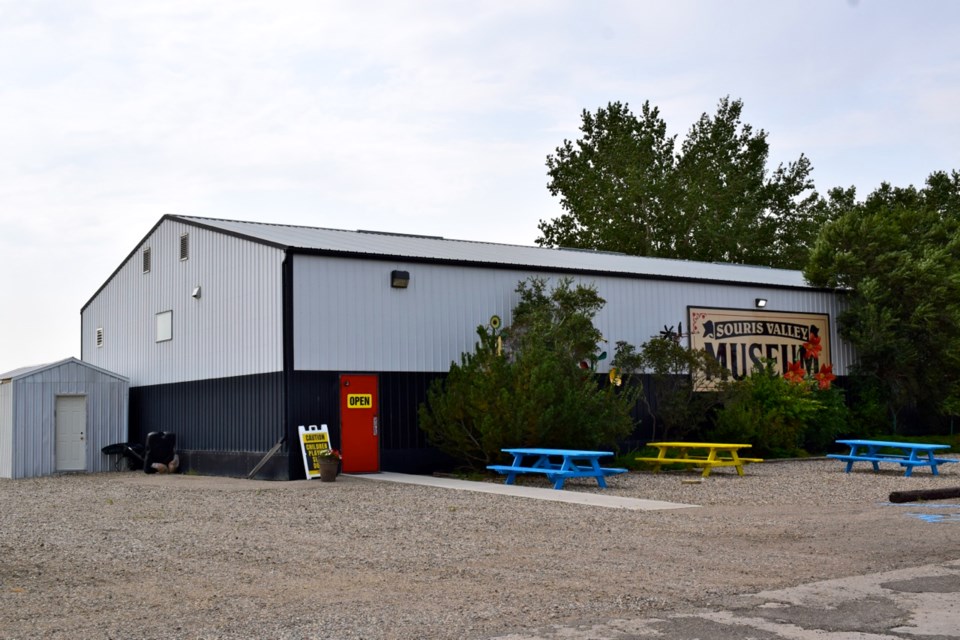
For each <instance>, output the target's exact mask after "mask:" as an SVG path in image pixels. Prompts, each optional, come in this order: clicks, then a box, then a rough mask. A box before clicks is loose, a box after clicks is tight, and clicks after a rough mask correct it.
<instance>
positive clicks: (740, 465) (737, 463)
mask: <svg viewBox="0 0 960 640" xmlns="http://www.w3.org/2000/svg"><path fill="white" fill-rule="evenodd" d="M730 458H731V460H733V468H734V469H736V470H737V475H738V476H742V475H743V462H741V461H740V456H739V455H737V450H736V449H733V450H731V451H730Z"/></svg>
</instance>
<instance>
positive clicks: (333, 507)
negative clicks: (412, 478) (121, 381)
mask: <svg viewBox="0 0 960 640" xmlns="http://www.w3.org/2000/svg"><path fill="white" fill-rule="evenodd" d="M746 469H747V475H746V476H744V477H738V476H737V475H736V473H735V472H734V471H733V470H732V469H718V470H715V471H714V472H713V474H712V475H711V477H710V478H707V479H706V480H704V482H702V483H700V484H691V483H686V482H683V481H684V480H691V479H695V478H698V477H699V475H698V474H697V473H696V472H664V473H660V474H657V475H654V474H651V473H630V474H625V475H621V476H613V477H610V478H609V479H608V483H609V485H610V488H609V489H607V492H608V493H610V494H616V495H623V496H630V497H636V498H647V499H654V500H666V501H672V502H684V503H693V504H698V505H702V507H701V508H699V509H679V510H670V511H628V510H619V509H608V508H601V507H595V506H586V505H577V504H565V503H558V502H550V501H541V500H533V499H529V498H517V497H509V496H502V495H495V494H486V493H476V492H470V491H455V490H450V489H439V488H433V487H425V486H417V485H404V484H394V483H388V482H376V481H372V480H369V479H364V478H358V477H343V476H341V477H340V478H339V479H338V481H337V482H335V483H321V482H319V481H316V480H314V481H299V482H264V481H254V480H240V479H229V478H213V477H201V476H188V475H175V476H160V475H146V474H143V473H139V472H121V473H109V474H94V475H65V476H59V477H51V478H39V479H28V480H0V637H3V638H171V637H173V638H222V639H226V638H231V639H232V638H343V639H352V638H366V639H378V638H384V639H393V638H404V639H406V638H492V637H497V636H503V635H507V634H511V633H514V634H522V633H531V632H533V631H534V630H535V629H537V628H543V627H547V626H548V625H556V624H570V625H577V624H588V623H590V622H600V621H604V620H610V619H630V618H637V617H645V616H650V615H658V614H663V613H667V612H679V611H692V610H696V609H698V608H703V607H711V606H720V605H721V604H722V603H723V601H724V599H725V598H729V597H731V596H733V595H735V594H739V593H749V592H753V591H758V590H762V589H777V588H784V587H789V586H794V585H798V584H802V583H805V582H810V581H813V580H820V579H828V578H837V577H843V576H849V575H856V574H860V573H868V572H877V571H885V570H891V569H897V568H903V567H910V566H915V565H919V564H924V563H931V562H942V561H948V560H956V559H958V558H960V536H958V535H957V534H958V533H960V529H958V528H957V526H958V525H960V501H957V500H951V501H937V502H930V503H925V504H918V503H906V504H902V505H892V504H890V503H888V502H887V497H888V495H889V493H890V492H891V491H898V490H911V489H924V488H943V487H958V486H960V464H951V465H943V467H942V468H941V475H940V476H939V477H934V476H931V475H930V474H929V472H927V471H925V470H918V471H917V472H916V475H915V476H914V477H912V478H905V477H903V475H902V472H900V471H897V470H895V469H894V468H893V467H892V466H889V465H887V466H886V469H884V470H882V471H881V473H879V474H874V473H873V472H872V471H869V470H868V469H869V467H867V466H865V465H864V467H863V469H862V470H856V469H855V470H854V472H853V473H850V474H845V473H843V471H842V470H843V465H842V464H841V463H839V462H837V461H833V460H808V461H789V462H775V463H763V464H753V465H749V466H747V467H746ZM523 484H528V485H536V486H546V483H545V482H542V481H540V482H538V481H537V480H528V479H524V481H523ZM567 490H569V491H597V490H598V489H597V488H596V484H595V482H592V481H591V482H588V481H579V480H568V481H567ZM918 513H919V514H934V513H935V514H940V515H942V516H944V517H943V518H941V519H940V521H939V522H931V521H930V520H931V519H930V518H927V519H926V520H925V519H921V518H918V517H915V516H914V515H912V514H918Z"/></svg>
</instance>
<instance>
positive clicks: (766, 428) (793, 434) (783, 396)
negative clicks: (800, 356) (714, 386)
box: [710, 362, 849, 457]
mask: <svg viewBox="0 0 960 640" xmlns="http://www.w3.org/2000/svg"><path fill="white" fill-rule="evenodd" d="M726 393H727V401H726V403H725V404H724V406H723V408H722V409H720V410H719V411H718V412H717V414H716V418H715V426H714V428H713V430H712V431H711V433H710V438H711V439H714V440H716V441H718V442H743V443H748V444H751V445H753V447H752V449H751V453H756V454H757V455H760V456H766V457H789V456H797V455H805V454H806V452H807V451H816V452H820V451H823V450H824V449H825V448H826V447H827V446H828V445H829V444H830V443H831V442H833V440H834V439H835V438H836V436H837V435H839V434H841V433H843V432H844V431H845V430H846V429H847V428H848V425H849V412H848V410H847V407H846V404H845V403H844V397H843V392H842V391H841V390H840V389H837V388H827V389H820V388H819V386H818V385H817V384H815V383H814V382H813V381H810V380H806V381H802V382H799V383H798V382H797V381H789V380H787V379H786V378H784V377H782V376H780V375H778V374H777V373H776V371H775V370H774V367H773V364H772V363H770V362H766V363H764V364H763V365H762V366H758V367H756V368H754V370H753V372H752V373H751V374H750V375H749V376H747V377H746V378H744V379H742V380H737V381H733V382H731V383H728V384H727V387H726Z"/></svg>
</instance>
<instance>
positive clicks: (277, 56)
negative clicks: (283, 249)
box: [0, 0, 960, 372]
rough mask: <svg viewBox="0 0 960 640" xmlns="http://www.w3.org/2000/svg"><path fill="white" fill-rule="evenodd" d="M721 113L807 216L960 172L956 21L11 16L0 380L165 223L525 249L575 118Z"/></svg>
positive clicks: (148, 1)
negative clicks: (790, 168) (762, 151)
mask: <svg viewBox="0 0 960 640" xmlns="http://www.w3.org/2000/svg"><path fill="white" fill-rule="evenodd" d="M726 95H729V96H731V98H740V99H742V100H743V101H744V117H743V119H744V121H745V122H748V123H750V124H751V125H753V126H754V127H756V128H762V129H765V130H766V131H767V132H768V133H769V140H770V143H771V156H772V157H771V159H772V161H773V164H774V165H775V164H776V163H779V162H781V161H790V160H794V159H796V158H797V157H798V156H799V155H800V154H801V153H804V154H806V155H807V156H808V157H809V158H810V159H811V161H812V163H813V167H814V173H813V178H814V181H815V183H816V186H817V189H818V191H820V192H821V193H825V192H826V191H827V189H829V188H831V187H835V186H850V185H855V186H856V187H857V191H858V194H859V195H861V196H863V195H866V194H867V193H869V192H870V191H872V190H873V189H875V188H876V187H878V186H879V185H880V183H881V182H882V181H887V182H890V183H892V184H894V185H897V186H907V185H909V184H915V185H918V186H919V185H921V184H922V183H923V181H924V180H925V178H926V177H927V175H929V174H930V173H931V172H933V171H936V170H951V169H960V161H958V155H960V2H953V1H952V0H939V1H933V0H912V1H909V2H907V1H901V0H860V1H859V2H851V1H848V0H776V1H770V0H722V1H721V0H716V1H714V2H707V1H703V2H690V1H686V2H682V1H677V0H670V2H642V1H638V0H622V1H604V0H592V1H590V2H586V1H580V2H573V1H563V0H541V1H536V0H519V1H518V0H508V1H502V2H500V1H487V2H477V1H475V0H474V1H471V2H453V1H422V2H409V1H406V2H404V1H397V0H389V1H378V0H369V1H364V0H344V1H343V2H334V1H324V0H157V1H154V0H136V1H133V2H131V1H130V0H101V1H95V0H0V274H2V278H0V372H5V371H8V370H10V369H14V368H17V367H20V366H26V365H32V364H38V363H43V362H50V361H54V360H59V359H62V358H66V357H69V356H71V355H73V356H77V357H79V355H80V353H79V352H80V308H81V307H82V306H83V305H84V304H85V303H86V302H87V301H88V300H89V299H90V297H91V296H92V295H93V294H94V293H95V292H96V290H97V288H99V286H100V285H101V284H103V282H104V281H105V280H106V278H107V277H108V276H109V275H110V273H112V271H113V270H114V269H115V268H116V267H117V266H119V264H120V262H121V261H122V260H123V259H124V258H125V257H126V256H127V254H128V253H129V252H130V251H132V250H133V249H134V247H135V246H136V243H137V242H138V241H139V240H140V239H141V238H142V237H143V236H144V235H145V234H146V233H147V231H149V230H150V228H151V227H152V226H153V225H154V224H155V223H156V222H157V221H158V220H159V218H160V217H161V216H162V215H163V214H165V213H176V214H183V215H197V216H207V217H218V218H232V219H241V220H257V221H263V222H279V223H290V224H304V225H312V226H322V227H333V228H344V229H374V230H383V231H396V232H405V233H423V234H429V235H440V236H444V237H447V238H463V239H477V240H489V241H494V242H506V243H513V244H525V245H532V244H533V243H534V240H535V239H536V237H537V236H538V230H537V223H538V221H539V220H541V219H550V218H554V217H556V216H557V215H559V214H560V207H559V204H558V202H557V201H556V200H555V199H553V198H551V197H550V195H549V193H548V191H547V189H546V183H547V175H546V166H545V159H546V156H547V155H548V154H550V153H552V152H553V151H554V150H555V148H556V147H557V146H558V145H560V144H561V143H562V141H563V140H564V138H569V139H576V138H577V137H578V135H579V131H578V127H579V124H580V114H581V111H582V110H583V109H588V110H590V111H595V110H596V109H597V108H599V107H602V106H605V105H606V104H607V103H609V102H611V101H617V100H619V101H624V102H628V103H630V105H631V107H632V109H633V110H634V112H635V113H636V112H639V110H640V106H641V104H642V103H643V101H644V100H650V102H651V103H652V104H654V105H656V106H658V107H660V110H661V113H662V115H663V117H664V118H665V120H666V122H667V124H668V126H669V127H670V129H671V133H677V134H680V139H682V138H683V136H684V135H685V133H686V131H687V130H688V129H689V127H690V126H691V125H692V124H693V122H694V121H695V120H696V119H697V118H698V117H699V115H700V114H701V113H703V112H708V113H711V114H712V113H714V111H715V108H716V105H717V102H718V100H719V99H720V98H721V97H723V96H726Z"/></svg>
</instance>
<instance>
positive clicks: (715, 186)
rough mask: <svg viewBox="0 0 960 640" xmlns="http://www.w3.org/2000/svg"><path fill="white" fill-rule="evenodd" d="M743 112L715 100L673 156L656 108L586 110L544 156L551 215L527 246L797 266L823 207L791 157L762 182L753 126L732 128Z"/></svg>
mask: <svg viewBox="0 0 960 640" xmlns="http://www.w3.org/2000/svg"><path fill="white" fill-rule="evenodd" d="M742 110H743V103H742V102H741V101H740V100H733V101H731V100H730V99H729V98H723V99H722V100H720V103H719V105H718V107H717V113H716V115H715V116H713V117H711V116H708V115H707V114H703V116H702V117H701V118H700V120H699V121H698V122H697V123H696V124H694V125H693V127H692V128H691V129H690V132H689V133H688V135H687V138H686V139H685V140H684V142H683V144H682V146H681V149H680V152H679V153H678V152H676V149H675V147H676V136H668V135H667V134H666V123H665V122H664V121H663V119H662V118H661V117H660V112H659V110H658V109H657V108H656V107H651V106H650V103H649V102H645V103H644V104H643V106H642V108H641V114H640V117H639V118H638V117H637V116H635V115H634V114H633V113H631V111H630V109H629V106H628V105H627V104H624V103H620V102H613V103H610V104H609V105H608V106H607V107H606V108H601V109H598V110H597V112H596V113H595V114H592V113H590V112H588V111H586V110H585V111H584V112H583V114H582V118H583V122H582V125H581V127H580V130H581V132H582V134H583V136H582V138H581V139H579V140H577V141H576V142H575V143H574V142H571V141H570V140H564V142H563V145H561V146H560V147H557V149H556V153H555V154H554V155H550V156H548V157H547V167H548V174H549V176H550V182H549V183H548V185H547V186H548V189H549V190H550V193H551V194H552V195H554V196H560V204H561V206H562V208H563V209H564V210H565V212H564V213H563V214H561V215H560V217H558V218H556V219H554V220H550V221H544V220H541V221H540V224H539V229H540V231H541V233H542V234H543V235H542V237H541V238H539V239H538V240H537V243H538V244H540V245H545V246H565V247H576V248H587V249H598V250H604V251H618V252H622V253H627V254H631V255H641V256H657V257H665V258H681V259H690V260H702V261H708V262H713V261H725V262H736V263H747V264H758V265H768V266H776V267H790V268H796V267H797V266H799V265H802V264H803V262H804V261H805V260H806V257H807V254H808V252H809V248H810V246H812V244H813V241H814V240H815V238H816V234H817V230H818V228H819V226H820V224H821V223H822V222H823V221H824V220H826V218H827V217H828V215H829V211H830V210H829V208H828V207H827V206H826V203H825V202H824V200H823V199H822V198H820V197H819V196H818V195H817V193H816V192H815V191H813V184H812V181H811V180H810V172H811V171H812V167H811V164H810V161H809V160H808V159H807V158H806V157H805V156H803V155H801V156H800V157H799V158H798V159H797V160H796V161H794V162H790V163H788V164H786V165H783V164H781V165H779V166H778V167H777V168H776V169H775V170H774V171H773V172H772V173H771V174H770V175H768V174H767V163H768V160H769V144H768V143H767V134H766V132H765V131H763V130H762V129H761V130H759V131H754V129H753V128H752V127H751V126H750V125H749V124H745V123H743V122H741V119H740V117H741V113H742Z"/></svg>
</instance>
